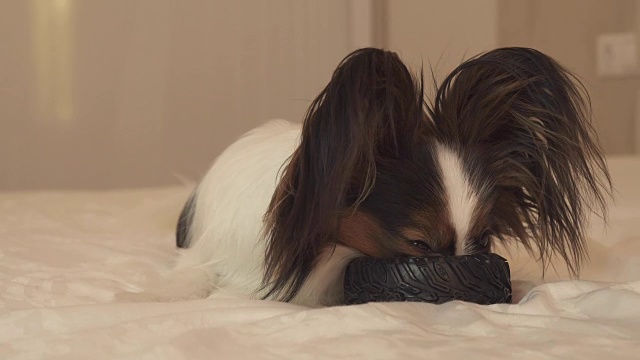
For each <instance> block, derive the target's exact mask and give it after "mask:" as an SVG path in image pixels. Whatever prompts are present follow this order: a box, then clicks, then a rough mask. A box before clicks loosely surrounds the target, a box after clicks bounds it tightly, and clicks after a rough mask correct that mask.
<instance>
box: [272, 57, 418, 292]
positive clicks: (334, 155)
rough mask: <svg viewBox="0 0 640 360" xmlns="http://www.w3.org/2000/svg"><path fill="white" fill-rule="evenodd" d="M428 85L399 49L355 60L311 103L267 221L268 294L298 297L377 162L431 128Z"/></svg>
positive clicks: (345, 63)
mask: <svg viewBox="0 0 640 360" xmlns="http://www.w3.org/2000/svg"><path fill="white" fill-rule="evenodd" d="M423 104H424V101H423V89H422V81H419V82H417V81H416V80H415V79H414V77H413V76H412V75H411V73H410V72H409V70H408V69H407V67H406V66H405V65H404V64H403V63H402V61H401V60H400V58H399V57H398V56H397V55H396V54H395V53H392V52H388V51H383V50H380V49H373V48H366V49H360V50H357V51H355V52H353V53H351V54H350V55H348V56H347V57H346V58H345V59H344V60H343V61H342V62H341V63H340V65H339V66H338V67H337V69H336V70H335V72H334V73H333V76H332V78H331V81H330V82H329V84H328V85H327V86H326V87H325V89H324V90H323V91H322V92H321V93H320V95H319V96H318V97H317V98H316V99H315V100H314V101H313V103H312V104H311V106H310V108H309V110H308V112H307V114H306V117H305V120H304V124H303V128H302V137H301V143H300V145H299V147H298V148H297V150H296V151H295V152H294V154H293V155H292V157H291V159H290V160H289V163H288V165H286V167H285V168H284V171H283V174H282V178H281V180H280V183H279V185H278V188H277V190H276V192H275V193H274V196H273V199H272V201H271V204H270V206H269V209H268V211H267V213H266V215H265V223H266V234H265V237H266V240H267V252H266V259H265V260H266V269H265V278H264V286H265V287H266V288H267V289H268V295H267V296H273V295H275V296H278V297H279V298H280V299H282V300H290V299H292V298H293V297H294V296H295V294H296V293H297V292H298V290H299V289H300V287H301V286H302V284H303V283H304V280H305V279H306V277H307V276H308V275H309V273H310V271H311V270H312V269H313V265H314V261H315V259H316V257H317V256H318V255H319V253H320V251H321V250H322V248H323V247H324V246H326V245H327V244H329V245H331V244H334V242H335V240H336V237H337V233H338V228H339V225H340V219H341V216H342V215H343V214H344V213H345V212H347V211H354V209H355V207H357V206H358V205H359V203H360V202H362V201H363V200H364V198H365V197H366V196H367V195H368V193H369V192H370V191H371V189H372V187H373V186H374V183H375V176H376V162H377V161H381V160H382V159H386V158H396V157H402V156H403V154H405V153H406V152H408V151H411V149H412V147H413V146H416V144H417V143H418V141H417V139H418V138H419V137H420V136H423V135H424V133H425V131H426V128H427V126H428V125H427V123H426V121H425V120H426V114H425V112H424V107H423Z"/></svg>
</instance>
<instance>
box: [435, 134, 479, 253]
mask: <svg viewBox="0 0 640 360" xmlns="http://www.w3.org/2000/svg"><path fill="white" fill-rule="evenodd" d="M436 154H437V159H438V164H439V165H440V170H441V171H442V183H443V184H444V191H445V193H446V199H447V204H448V208H449V219H450V221H451V223H452V225H453V227H454V229H455V230H456V255H464V254H466V253H467V251H466V250H467V249H466V246H467V237H468V236H469V234H468V233H469V229H470V228H471V222H472V220H473V213H474V212H475V208H476V206H477V204H478V196H477V194H476V192H475V191H474V190H473V188H472V187H471V184H470V182H469V181H468V180H467V178H468V175H467V173H466V172H465V170H464V166H463V163H462V160H461V159H460V157H459V156H458V154H456V153H455V152H453V151H452V150H451V149H449V148H447V147H445V146H443V145H441V144H438V145H437V146H436Z"/></svg>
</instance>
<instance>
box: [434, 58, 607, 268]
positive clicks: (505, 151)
mask: <svg viewBox="0 0 640 360" xmlns="http://www.w3.org/2000/svg"><path fill="white" fill-rule="evenodd" d="M429 112H430V116H431V117H432V119H433V120H434V122H435V125H436V128H437V133H438V138H439V141H442V142H445V143H448V144H450V145H451V146H461V147H463V148H474V147H475V148H476V149H478V150H479V151H480V152H483V153H485V154H487V156H486V158H487V159H489V160H488V161H489V165H488V166H489V168H488V169H487V170H486V171H487V172H488V173H489V174H492V176H497V178H496V180H495V181H496V182H495V184H494V185H495V187H496V190H497V191H498V196H497V198H496V200H495V201H496V204H495V207H496V210H495V211H496V212H497V213H496V214H495V215H497V216H495V217H496V218H497V219H498V221H501V222H502V223H501V224H498V226H499V227H500V230H501V231H500V232H501V233H503V234H507V235H509V236H515V237H517V238H519V240H520V241H521V242H522V243H523V244H524V245H525V246H526V247H527V249H529V250H530V251H532V250H536V251H537V252H538V256H539V257H540V260H541V261H542V263H543V264H544V265H545V266H543V268H546V265H547V264H548V263H549V260H550V257H551V256H552V255H554V254H556V255H560V256H561V257H562V258H563V259H564V260H565V261H566V263H567V265H568V268H569V270H570V271H571V272H572V273H573V274H574V275H577V274H578V273H579V270H580V264H581V261H582V260H584V258H585V255H586V244H585V233H584V225H585V221H586V215H587V214H586V213H587V210H591V211H595V212H598V213H600V214H601V215H602V216H606V200H607V197H608V195H610V193H611V181H610V178H609V173H608V170H607V166H606V163H605V161H604V157H603V154H602V152H601V150H600V147H599V145H598V142H597V137H596V134H595V132H594V130H593V128H592V126H591V114H590V102H589V98H588V95H587V93H586V90H585V89H584V86H583V85H582V84H581V83H580V81H579V80H577V79H576V78H575V77H574V76H573V75H572V74H571V73H569V72H568V71H567V70H565V69H564V68H563V67H562V66H560V65H559V64H558V63H557V62H556V61H554V60H553V59H551V58H550V57H548V56H546V55H545V54H543V53H541V52H539V51H536V50H533V49H527V48H501V49H497V50H494V51H491V52H488V53H485V54H482V55H480V56H477V57H475V58H472V59H470V60H468V61H466V62H464V63H462V64H461V65H460V66H459V67H458V68H456V69H455V70H454V71H453V72H452V73H451V74H450V75H449V76H448V77H447V78H446V79H445V81H444V82H443V83H442V84H441V86H440V88H439V89H438V92H437V94H436V98H435V100H434V102H433V103H432V105H431V109H430V110H429Z"/></svg>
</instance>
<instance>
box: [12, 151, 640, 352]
mask: <svg viewBox="0 0 640 360" xmlns="http://www.w3.org/2000/svg"><path fill="white" fill-rule="evenodd" d="M610 167H611V171H612V175H613V179H614V183H615V185H616V188H617V202H616V204H615V206H613V207H612V208H611V210H610V225H609V227H608V229H606V231H605V229H604V228H603V226H602V221H601V220H600V219H597V218H594V219H593V220H592V222H591V226H590V229H589V234H590V239H591V240H590V244H589V246H590V248H591V265H590V266H588V267H586V268H585V269H584V272H583V276H582V278H581V280H567V277H566V274H564V273H563V272H562V271H558V272H557V273H554V272H553V271H551V270H550V271H548V272H547V275H546V278H545V280H544V281H541V280H540V279H539V275H540V272H539V269H538V268H537V267H536V264H535V262H533V261H531V260H530V259H528V257H527V256H525V255H524V254H523V252H521V251H520V249H517V248H515V249H508V251H506V252H505V255H506V256H507V258H508V259H509V260H510V264H511V267H512V274H513V278H514V280H518V282H516V286H517V288H518V291H520V293H519V294H517V298H518V301H519V303H516V304H512V305H505V304H503V305H492V306H480V305H475V304H468V303H462V302H451V303H447V304H444V305H431V304H417V303H377V304H365V305H358V306H342V307H333V308H322V309H310V308H304V307H300V306H295V305H290V304H285V303H277V302H268V301H256V300H246V299H242V298H240V297H237V296H235V295H233V294H228V293H224V292H217V293H215V294H214V295H212V296H211V297H210V298H208V299H202V300H192V301H182V302H175V303H140V302H138V303H135V302H126V301H115V300H114V294H115V293H118V292H122V291H135V290H137V289H139V288H140V287H141V286H142V285H143V284H144V282H145V281H146V280H147V279H149V278H152V277H155V276H158V275H159V274H162V273H163V272H165V271H167V270H168V269H169V267H170V264H171V262H172V259H173V257H174V252H175V251H176V250H175V249H174V235H173V231H174V226H175V222H176V219H177V216H178V213H179V211H180V208H181V206H182V204H183V202H184V201H185V199H186V197H187V195H188V193H189V191H190V188H189V187H170V188H151V189H136V190H117V191H102V192H80V191H73V192H58V191H53V192H7V193H0V359H198V358H206V359H364V358H366V359H436V358H439V359H474V360H481V359H498V358H505V359H607V360H610V359H639V358H640V189H639V187H638V184H640V158H634V157H612V158H611V159H610Z"/></svg>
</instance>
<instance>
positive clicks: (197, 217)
mask: <svg viewBox="0 0 640 360" xmlns="http://www.w3.org/2000/svg"><path fill="white" fill-rule="evenodd" d="M300 129H301V126H300V124H294V123H291V122H287V121H284V120H272V121H270V122H268V123H267V124H265V125H263V126H261V127H259V128H256V129H254V130H252V131H251V132H249V133H248V134H246V135H244V136H243V137H242V138H241V139H240V140H238V141H237V142H235V143H234V144H233V145H231V146H230V147H229V148H227V149H226V150H225V151H224V153H222V154H221V155H220V157H219V158H218V159H217V160H216V162H215V164H214V165H213V166H212V167H211V169H210V170H209V172H208V173H207V175H206V176H205V177H204V179H203V180H202V182H201V184H200V186H199V187H198V188H197V189H196V192H195V193H194V195H193V198H192V199H193V200H192V201H190V203H188V204H187V206H185V208H184V210H183V213H182V215H181V219H180V222H179V225H178V228H179V229H185V230H187V229H188V230H187V231H184V232H181V235H180V236H178V242H179V245H181V246H182V247H189V249H188V250H186V251H185V252H184V253H183V254H181V256H180V258H179V260H178V263H177V265H176V268H175V270H176V273H177V274H180V275H178V278H176V279H175V281H176V282H177V283H178V284H177V285H176V287H178V288H180V287H182V289H180V290H179V291H178V293H175V294H173V293H164V294H157V296H158V298H160V299H166V298H174V297H175V298H184V297H187V298H190V297H201V296H202V295H203V294H207V293H209V292H210V291H212V290H214V289H215V288H224V289H226V290H230V291H233V292H237V293H241V294H246V295H248V296H252V297H258V298H260V297H262V296H263V295H264V291H260V289H261V287H262V286H261V285H262V280H263V276H264V269H263V266H264V265H263V264H264V257H265V251H266V246H267V244H266V242H265V241H264V240H263V235H264V234H263V230H264V229H263V228H264V222H263V218H264V214H265V213H266V212H267V209H268V207H269V203H270V201H271V198H272V196H273V194H274V192H275V190H276V187H277V185H278V183H277V179H278V173H279V172H281V170H282V167H283V164H285V163H286V161H287V159H288V158H289V157H290V156H291V154H292V153H293V151H294V150H295V149H296V147H297V146H298V145H299V142H300ZM211 219H215V221H211ZM355 256H357V253H356V252H355V251H354V250H351V249H349V248H346V247H344V246H340V247H339V248H338V249H336V251H335V252H334V253H333V254H332V256H329V254H326V255H325V256H323V257H322V260H320V261H319V264H318V268H317V270H316V271H315V274H312V275H311V278H315V280H314V281H310V282H309V284H313V286H307V287H303V289H302V290H301V291H300V293H299V295H298V296H297V298H296V299H295V300H294V301H293V302H296V303H300V304H306V305H321V304H322V305H332V304H337V303H339V301H340V300H341V298H340V296H341V291H342V288H341V287H340V286H339V283H340V280H339V279H338V277H340V276H342V269H343V268H344V267H343V265H346V262H348V260H351V259H353V258H355ZM198 273H199V274H198ZM203 274H206V275H204V276H203ZM194 278H195V280H194V281H195V283H189V279H194ZM203 279H206V280H203ZM179 284H183V285H184V286H181V285H179ZM152 291H153V289H152Z"/></svg>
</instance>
